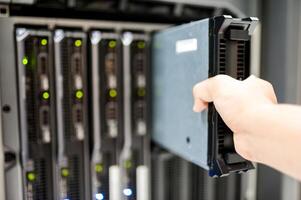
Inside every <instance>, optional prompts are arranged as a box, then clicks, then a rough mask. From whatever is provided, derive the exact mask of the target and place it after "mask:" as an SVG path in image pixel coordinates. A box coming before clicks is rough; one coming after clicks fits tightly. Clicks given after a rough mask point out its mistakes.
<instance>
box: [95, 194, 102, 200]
mask: <svg viewBox="0 0 301 200" xmlns="http://www.w3.org/2000/svg"><path fill="white" fill-rule="evenodd" d="M95 198H96V199H97V200H103V199H104V196H103V194H102V193H97V194H95Z"/></svg>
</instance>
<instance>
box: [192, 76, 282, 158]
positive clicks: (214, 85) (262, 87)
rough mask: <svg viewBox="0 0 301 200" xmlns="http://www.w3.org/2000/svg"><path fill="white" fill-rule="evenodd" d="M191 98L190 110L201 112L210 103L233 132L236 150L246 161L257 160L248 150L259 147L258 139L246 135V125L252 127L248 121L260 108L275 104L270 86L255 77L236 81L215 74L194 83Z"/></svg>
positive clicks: (247, 133) (247, 131) (248, 127)
mask: <svg viewBox="0 0 301 200" xmlns="http://www.w3.org/2000/svg"><path fill="white" fill-rule="evenodd" d="M193 95H194V99H195V104H194V108H193V110H194V111H195V112H201V111H202V110H204V109H206V108H207V106H208V102H213V103H214V106H215V108H216V110H217V111H218V113H219V114H220V116H221V117H222V119H223V120H224V122H225V123H226V124H227V125H228V127H229V128H230V129H231V130H232V131H233V133H234V136H233V138H234V145H235V149H236V151H237V152H238V153H239V154H240V155H241V156H243V157H244V158H246V159H249V160H252V161H258V160H257V158H256V156H255V154H256V153H255V152H254V151H253V150H252V148H254V147H255V148H256V145H260V141H257V140H256V139H254V138H258V137H257V135H254V134H253V133H252V134H250V133H249V132H250V128H251V127H250V126H254V124H252V123H249V120H251V119H252V118H255V117H256V115H258V113H260V112H261V111H262V109H261V108H263V107H266V106H271V105H275V104H277V98H276V96H275V92H274V90H273V87H272V85H271V84H270V83H269V82H267V81H264V80H262V79H259V78H256V77H255V76H250V77H249V78H247V79H246V80H244V81H239V80H236V79H233V78H231V77H229V76H227V75H217V76H215V77H213V78H209V79H207V80H205V81H203V82H200V83H198V84H196V85H195V86H194V88H193ZM258 134H260V133H258ZM259 138H260V136H259ZM254 143H257V144H254Z"/></svg>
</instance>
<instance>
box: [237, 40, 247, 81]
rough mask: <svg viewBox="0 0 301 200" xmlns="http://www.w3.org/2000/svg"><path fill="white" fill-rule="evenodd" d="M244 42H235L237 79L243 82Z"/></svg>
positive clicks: (244, 73)
mask: <svg viewBox="0 0 301 200" xmlns="http://www.w3.org/2000/svg"><path fill="white" fill-rule="evenodd" d="M245 53H246V42H245V41H237V79H238V80H243V79H245V78H246V66H245V63H246V60H245Z"/></svg>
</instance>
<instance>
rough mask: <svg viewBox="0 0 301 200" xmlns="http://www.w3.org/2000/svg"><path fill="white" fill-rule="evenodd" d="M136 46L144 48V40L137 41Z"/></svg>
mask: <svg viewBox="0 0 301 200" xmlns="http://www.w3.org/2000/svg"><path fill="white" fill-rule="evenodd" d="M137 47H138V48H139V49H144V48H145V42H142V41H140V42H138V44H137Z"/></svg>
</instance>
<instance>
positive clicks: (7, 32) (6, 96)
mask: <svg viewBox="0 0 301 200" xmlns="http://www.w3.org/2000/svg"><path fill="white" fill-rule="evenodd" d="M29 10H30V9H29ZM42 10H43V9H42ZM10 11H11V13H12V15H14V13H16V11H14V10H13V9H12V10H10ZM21 11H22V12H21V13H23V14H24V13H25V14H26V11H25V10H22V9H21ZM28 12H29V11H28ZM25 14H24V15H25ZM26 15H28V13H27V14H26ZM81 16H82V15H81ZM206 16H208V14H206ZM204 17H205V15H204ZM115 20H116V19H115ZM148 21H150V19H148ZM165 22H166V21H165ZM170 23H174V22H172V21H171V22H170ZM16 24H19V25H20V24H21V25H26V26H25V27H27V26H28V27H30V28H32V27H34V29H35V28H36V27H42V29H45V30H48V31H49V32H51V33H52V34H53V35H52V37H54V36H55V33H56V31H59V30H63V32H64V33H68V34H69V33H74V32H84V33H85V34H84V35H82V36H83V37H87V39H88V40H87V43H86V45H87V47H88V48H86V50H87V53H88V55H92V52H93V50H92V49H93V44H92V40H91V39H92V32H94V31H104V32H108V30H109V31H111V30H113V32H115V33H117V35H118V38H119V39H120V40H121V39H122V38H124V37H125V35H126V34H127V33H131V34H132V35H133V36H135V37H136V36H138V38H140V36H141V35H143V36H147V37H145V38H144V37H143V39H146V40H147V42H148V36H149V35H151V32H152V31H156V30H159V29H163V28H165V27H167V26H170V24H164V25H162V24H151V23H141V22H140V23H130V22H120V21H106V20H89V19H81V20H73V19H63V18H61V19H58V18H48V17H46V18H45V17H18V16H15V17H14V16H9V15H8V16H7V17H5V18H1V19H0V26H1V28H2V27H5V28H3V29H4V30H3V31H1V33H0V34H1V37H0V41H1V43H2V44H4V45H5V46H6V49H7V51H10V52H14V51H15V48H14V46H13V44H14V41H15V38H14V36H12V34H11V33H12V32H13V30H14V29H15V27H16ZM68 34H67V35H68ZM71 35H72V34H71ZM89 36H90V38H89ZM54 42H55V40H54ZM90 42H91V44H89V43H90ZM122 42H123V41H122ZM55 45H56V46H57V45H58V44H56V43H55ZM120 45H121V44H120ZM146 46H147V45H146ZM90 47H91V52H89V51H90ZM126 48H127V47H126V46H125V45H124V42H123V47H121V49H122V50H123V51H121V52H123V53H122V54H124V53H125V51H124V50H125V49H126ZM56 52H57V50H55V49H54V50H53V53H54V54H55V53H56ZM0 57H1V63H0V67H1V81H2V84H1V93H2V95H1V99H2V105H8V106H9V107H10V108H11V110H10V111H9V112H8V113H6V114H3V124H4V126H3V129H2V130H3V133H4V134H3V135H4V144H5V145H7V146H8V147H9V149H10V150H11V152H13V153H14V154H15V155H17V156H16V159H15V165H13V166H12V167H11V168H10V169H9V170H7V171H6V173H5V176H6V185H7V187H6V192H7V198H9V199H23V194H24V189H23V181H21V180H22V177H23V175H22V168H21V166H22V162H21V160H19V159H18V155H19V152H21V149H20V148H19V147H20V144H19V141H22V140H21V139H20V138H19V130H17V129H18V126H16V124H19V120H18V115H19V109H18V106H17V105H18V104H19V103H18V102H17V99H18V98H17V95H18V92H17V86H16V84H15V83H16V82H17V80H18V79H17V77H16V76H15V74H16V68H15V67H14V66H15V61H16V58H15V55H14V54H9V53H6V52H5V51H4V48H1V54H0ZM122 57H125V56H124V55H123V56H122ZM54 58H55V59H54V61H55V60H56V58H58V56H57V55H54ZM92 61H93V59H92V60H91V59H90V57H89V56H88V57H87V63H88V64H89V62H91V63H90V64H91V65H88V66H92ZM124 63H125V62H124ZM7 66H11V67H7ZM56 66H57V65H56V64H55V63H54V67H56ZM124 68H125V67H124V66H123V69H124ZM89 70H91V71H92V70H93V69H92V68H91V69H89ZM55 71H56V72H57V71H58V70H57V69H56V68H55ZM90 75H92V76H90ZM93 75H94V73H92V74H89V77H90V78H92V77H93ZM123 75H125V72H124V71H123ZM58 76H59V75H58ZM54 80H55V82H56V84H59V82H60V78H58V77H55V78H54ZM89 80H91V81H92V79H89ZM122 81H123V83H126V81H125V80H122ZM92 82H93V81H92ZM128 83H129V82H127V84H128ZM89 84H91V87H89V88H90V90H89V91H87V92H84V94H86V95H88V94H90V95H89V96H88V97H90V96H91V95H92V98H93V97H94V96H93V95H94V92H93V89H92V88H93V83H89ZM130 84H131V83H130ZM147 87H148V86H146V88H145V89H146V90H145V92H146V100H147V98H148V96H147V94H148V93H147V91H148V89H147ZM60 88H62V87H60ZM125 89H126V88H124V87H123V88H121V89H120V90H121V93H118V94H122V93H123V94H124V95H122V96H121V98H122V101H124V102H123V103H122V105H121V106H122V107H123V108H122V110H121V111H122V112H124V111H125V107H127V106H126V105H128V103H125V99H126V97H125ZM136 89H137V88H136ZM122 90H123V91H122ZM131 91H135V90H131ZM88 92H89V93H88ZM136 92H137V91H136ZM140 92H141V91H140ZM58 95H59V93H58V92H57V91H56V92H55V93H54V97H56V98H58ZM85 97H86V96H85ZM88 97H87V98H88ZM101 97H102V96H101ZM57 102H58V100H56V103H57ZM91 102H93V101H89V106H90V108H91V107H92V109H91V111H94V106H92V105H93V104H92V103H91ZM130 102H131V103H130V104H132V103H133V101H132V98H131V99H130ZM133 105H134V104H133ZM147 105H148V103H147ZM58 107H59V106H58V105H57V106H56V109H58ZM129 108H130V107H128V108H127V109H129ZM132 108H133V106H132ZM147 109H148V108H147ZM147 112H149V110H148V111H147ZM123 114H125V113H123ZM57 115H58V114H57ZM122 116H123V115H122ZM89 117H90V119H91V120H92V119H93V115H92V112H90V113H89ZM100 119H101V118H100ZM91 120H90V121H91ZM93 120H94V119H93ZM132 120H133V121H134V120H135V119H132ZM146 120H147V119H146ZM56 121H57V125H56V126H57V127H59V125H58V124H59V122H62V120H59V119H58V118H57V120H56ZM93 122H94V121H93ZM133 123H134V122H133ZM92 124H93V126H90V124H89V127H90V128H91V129H89V131H88V132H89V135H90V136H91V139H94V137H95V132H94V131H92V130H93V129H94V125H95V124H94V123H92ZM122 124H123V126H125V124H127V123H125V122H124V121H123V122H122ZM92 127H93V128H92ZM134 127H135V125H132V129H133V130H134V129H135V128H134ZM146 129H147V128H146ZM140 130H141V129H140ZM142 130H143V128H142ZM147 130H148V129H147ZM58 132H59V131H58V130H57V134H58ZM142 132H143V131H142ZM7 133H12V134H7ZM120 133H121V136H123V135H124V134H125V132H124V131H121V132H120ZM131 133H132V136H133V137H132V139H133V141H137V138H139V137H141V136H138V134H136V133H135V130H134V131H132V132H131ZM148 134H149V133H148ZM136 136H137V137H136ZM143 137H145V138H144V139H143V140H144V141H146V145H145V147H146V148H147V146H148V145H149V143H148V142H147V141H148V136H147V135H145V136H143ZM140 139H141V138H140ZM58 141H59V140H58ZM92 141H94V140H90V142H89V144H87V146H89V148H88V151H87V152H88V158H89V159H90V161H88V162H86V163H90V165H89V166H87V167H86V171H87V173H89V171H90V172H91V175H90V176H89V177H93V175H92V174H93V173H94V172H96V169H98V170H99V169H101V168H102V167H103V169H105V166H104V165H103V166H101V165H96V164H97V163H98V164H99V162H98V161H97V162H96V163H94V165H93V159H92V157H93V156H92V155H94V154H93V153H92V152H94V151H93V150H95V149H97V148H94V147H95V143H96V142H95V141H94V142H92ZM123 142H124V141H123V139H122V143H121V147H124V146H127V145H125V143H123ZM136 144H138V143H136V142H134V144H133V146H131V148H130V149H132V150H135V149H139V148H140V147H139V146H138V145H136ZM152 146H153V149H156V148H157V147H155V146H156V145H152ZM119 151H120V152H119ZM95 152H96V151H95ZM117 152H119V153H120V154H122V152H123V151H122V149H119V150H117ZM144 154H146V156H143V159H141V161H139V165H138V167H137V169H135V168H136V167H133V168H132V169H135V170H132V172H130V173H131V174H135V175H134V176H136V177H134V176H133V178H132V180H134V181H133V182H137V183H138V184H137V185H139V186H140V185H141V184H140V183H141V182H144V183H145V182H148V181H149V180H147V179H148V178H147V177H148V176H149V178H150V179H152V180H153V179H154V178H155V174H156V171H155V168H153V167H152V169H151V170H150V165H149V162H148V160H149V158H148V157H150V156H151V155H152V156H153V157H156V156H155V153H154V152H152V154H149V150H146V151H145V152H144ZM158 154H160V155H161V154H163V155H165V154H166V152H164V151H163V152H162V151H160V153H158ZM54 155H55V156H57V159H59V158H58V157H59V154H56V153H55V154H54ZM117 155H118V153H117ZM171 157H174V155H171ZM131 158H133V157H131ZM177 159H179V158H177ZM127 160H128V159H120V160H119V159H118V160H117V159H116V165H113V167H112V168H110V170H109V171H108V173H109V174H112V175H111V177H112V176H113V177H115V178H113V179H112V182H110V183H109V186H110V184H111V186H115V187H116V186H120V189H119V190H118V189H117V190H112V191H111V192H110V191H109V194H113V196H114V195H115V199H118V198H121V197H122V196H124V194H123V189H127V188H123V189H122V185H123V182H122V181H121V180H120V177H122V174H124V173H127V172H126V171H125V170H124V169H122V168H124V165H123V164H124V161H127ZM142 160H143V162H142ZM179 160H180V159H179ZM117 161H118V162H117ZM179 162H181V163H182V165H183V166H187V165H189V164H188V163H187V162H186V161H183V160H181V161H179ZM125 163H130V162H125ZM152 163H153V165H155V164H157V161H156V160H153V162H152ZM131 164H132V166H135V162H132V163H131ZM163 165H164V164H163ZM145 166H146V167H145ZM185 169H186V170H187V171H186V172H185V173H183V177H185V176H186V175H185V174H187V173H188V174H189V173H192V172H191V171H197V172H196V173H197V174H202V175H200V177H199V178H194V181H193V182H192V183H194V184H196V185H199V186H201V185H202V183H201V182H202V181H204V182H203V183H206V184H205V185H206V187H208V188H209V190H210V191H214V190H213V189H214V188H218V187H220V186H216V187H215V185H216V184H212V183H209V182H212V181H211V180H207V179H206V178H205V177H207V175H206V174H205V172H204V171H202V170H199V169H197V168H196V167H188V168H187V167H186V168H185ZM93 170H94V172H93ZM65 172H66V171H65ZM55 173H56V174H57V176H56V177H55V178H54V181H59V178H60V177H61V175H62V171H59V169H56V171H55ZM67 173H68V172H67ZM69 173H70V171H69ZM95 174H96V173H95ZM138 174H142V176H141V175H138ZM109 176H110V175H109ZM174 176H175V175H174ZM138 177H144V178H138ZM145 177H146V178H145ZM184 179H185V178H184ZM238 179H240V177H239V178H238ZM229 180H231V181H229V183H227V184H229V185H231V184H235V183H234V182H233V181H232V179H231V178H229ZM186 183H187V182H186ZM134 184H135V183H134ZM88 185H90V186H91V187H90V186H88V188H89V189H88V190H87V191H89V192H88V194H87V193H85V195H87V196H91V198H92V197H93V196H94V197H95V199H97V198H101V195H97V196H96V194H99V193H96V192H97V191H96V190H95V191H93V190H92V185H93V181H92V180H88ZM205 185H203V186H205ZM145 186H146V188H139V189H134V190H135V191H137V192H135V191H134V190H133V191H132V192H134V193H133V194H135V193H137V194H135V195H136V196H137V198H138V199H147V198H151V197H150V196H147V197H145V196H140V198H139V191H146V193H148V192H149V191H148V190H149V189H150V188H148V187H147V185H145ZM178 186H179V187H178V188H179V190H181V188H182V187H183V186H184V182H183V183H182V182H178ZM12 187H14V188H16V189H15V190H14V191H12V190H10V189H9V188H12ZM165 187H166V186H164V188H165ZM109 188H113V187H109ZM156 188H157V187H154V186H152V194H153V196H152V198H151V199H153V198H154V194H156V192H157V191H158V190H157V189H156ZM56 189H57V188H56ZM109 190H110V189H109ZM217 190H219V189H217ZM58 191H59V190H58ZM116 191H117V192H116ZM127 191H129V190H127ZM147 191H148V192H147ZM183 191H184V190H183ZM186 191H187V190H186ZM173 192H175V191H172V190H170V191H169V193H170V195H171V194H172V193H173ZM225 192H228V191H225ZM232 192H233V191H232ZM238 193H239V194H240V195H243V194H242V193H243V192H242V191H238ZM57 194H60V192H58V193H57ZM186 194H187V193H186ZM210 194H212V193H210ZM210 194H208V196H207V197H208V199H211V198H215V199H216V198H217V197H214V195H213V196H212V195H211V196H210ZM173 195H174V194H173ZM94 197H93V198H94ZM192 197H194V196H192ZM122 198H123V197H122ZM199 198H201V196H199ZM110 199H114V198H110Z"/></svg>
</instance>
